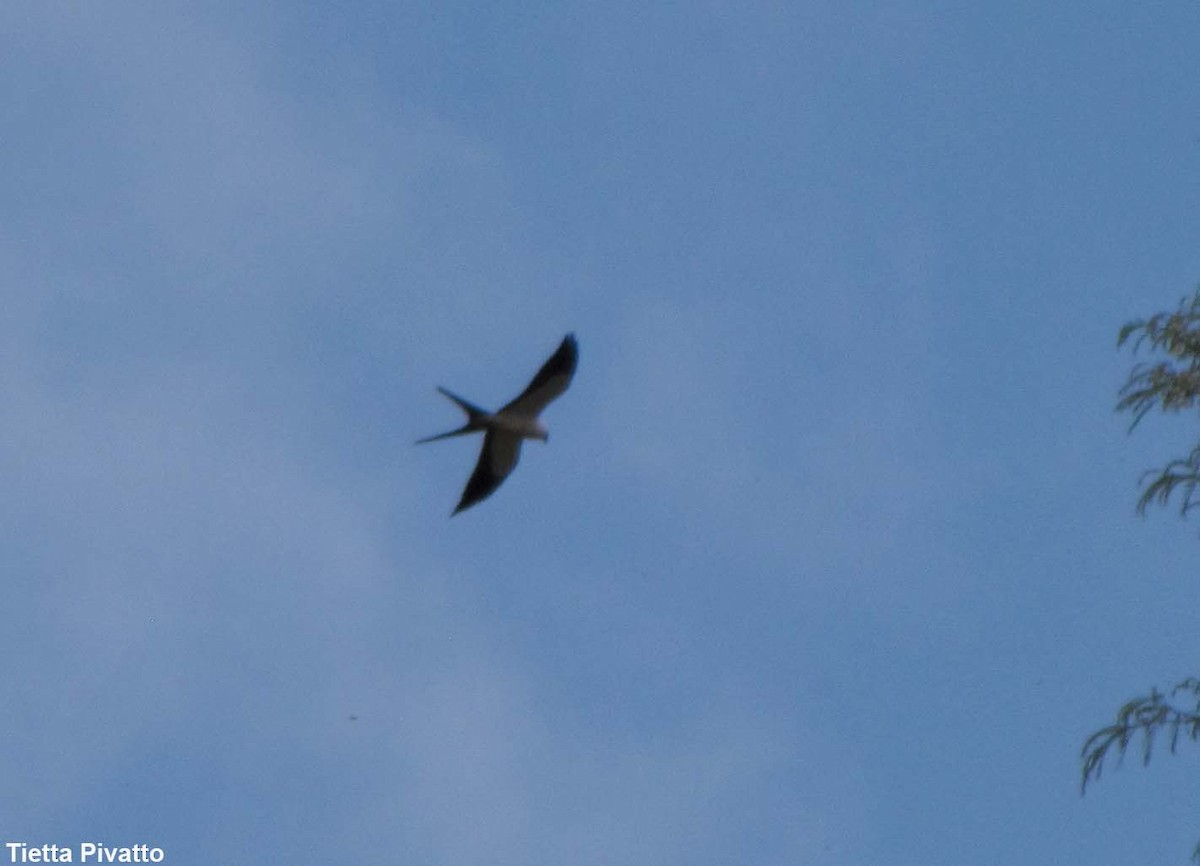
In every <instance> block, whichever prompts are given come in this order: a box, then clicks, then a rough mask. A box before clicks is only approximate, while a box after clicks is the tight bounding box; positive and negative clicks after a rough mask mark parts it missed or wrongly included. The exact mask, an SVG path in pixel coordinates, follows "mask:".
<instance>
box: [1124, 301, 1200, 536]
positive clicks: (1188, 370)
mask: <svg viewBox="0 0 1200 866" xmlns="http://www.w3.org/2000/svg"><path fill="white" fill-rule="evenodd" d="M1126 343H1131V344H1132V346H1133V351H1134V352H1135V353H1136V352H1138V351H1139V350H1140V349H1141V348H1142V347H1143V346H1146V347H1148V348H1149V350H1150V351H1152V352H1165V353H1166V355H1167V356H1168V359H1167V360H1164V361H1159V362H1157V363H1153V364H1138V365H1137V366H1135V367H1134V368H1133V371H1132V372H1131V373H1130V374H1129V380H1128V381H1127V382H1126V383H1125V385H1124V387H1122V388H1121V391H1120V400H1119V401H1118V403H1117V411H1118V412H1130V413H1131V414H1132V415H1133V421H1132V423H1130V425H1129V429H1130V430H1132V429H1133V428H1134V427H1136V426H1137V425H1138V423H1139V422H1140V421H1141V420H1142V418H1144V417H1145V416H1146V414H1147V413H1148V412H1149V411H1150V410H1151V409H1154V408H1156V407H1157V408H1159V409H1162V411H1164V412H1179V411H1180V410H1183V409H1191V408H1193V407H1194V406H1196V405H1197V402H1198V401H1200V290H1197V291H1196V293H1195V294H1194V295H1193V296H1192V298H1191V299H1190V300H1188V299H1186V298H1185V299H1183V300H1181V301H1180V302H1179V309H1177V310H1176V311H1175V312H1173V313H1158V314H1157V315H1154V316H1151V317H1150V318H1149V319H1139V320H1137V321H1133V322H1129V323H1128V324H1126V325H1125V326H1124V327H1123V328H1121V331H1120V333H1119V334H1118V336H1117V345H1118V346H1123V345H1125V344H1126ZM1151 476H1157V477H1155V478H1154V480H1153V481H1151V482H1150V483H1149V484H1146V487H1145V489H1144V490H1143V491H1142V495H1141V497H1140V498H1139V499H1138V504H1137V510H1138V513H1139V514H1144V513H1145V511H1146V506H1148V505H1149V504H1150V503H1152V502H1157V503H1158V504H1159V505H1166V504H1167V501H1168V500H1169V499H1170V498H1171V495H1172V494H1173V493H1174V492H1175V491H1176V490H1179V491H1180V492H1181V493H1182V502H1181V503H1180V509H1179V510H1180V514H1183V515H1186V514H1187V512H1188V511H1190V510H1191V509H1192V508H1194V507H1196V506H1198V505H1200V496H1197V489H1198V488H1200V444H1197V446H1196V447H1195V448H1194V449H1193V450H1192V452H1191V454H1189V455H1188V456H1187V457H1185V458H1184V459H1182V460H1172V461H1171V462H1170V463H1168V464H1167V465H1166V466H1165V467H1163V468H1162V469H1160V470H1151V471H1149V472H1147V473H1146V474H1145V475H1144V476H1143V477H1142V483H1143V484H1145V483H1146V479H1147V478H1150V477H1151Z"/></svg>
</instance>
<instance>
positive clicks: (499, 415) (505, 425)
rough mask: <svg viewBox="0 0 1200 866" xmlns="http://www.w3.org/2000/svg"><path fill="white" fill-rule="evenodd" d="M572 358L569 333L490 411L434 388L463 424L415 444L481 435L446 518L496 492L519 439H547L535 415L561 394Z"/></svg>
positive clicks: (513, 463)
mask: <svg viewBox="0 0 1200 866" xmlns="http://www.w3.org/2000/svg"><path fill="white" fill-rule="evenodd" d="M578 360H579V346H578V344H577V343H576V342H575V335H574V334H567V336H566V337H564V338H563V341H562V343H561V344H560V345H559V347H558V349H557V350H556V351H555V352H554V354H553V355H551V356H550V360H548V361H547V362H546V363H545V364H543V365H542V369H540V370H538V372H537V375H536V376H534V377H533V381H532V382H530V383H529V387H528V388H526V389H525V390H524V391H522V392H521V394H520V395H519V396H518V397H517V398H516V399H515V400H512V401H511V402H510V403H508V404H507V405H506V406H504V407H503V408H502V409H501V410H500V411H499V412H495V413H493V412H487V411H485V410H483V409H480V408H479V407H478V406H475V405H473V404H471V403H468V402H467V401H466V400H464V399H463V398H462V397H459V396H457V395H455V394H451V393H450V392H449V391H447V390H446V389H445V388H442V387H440V386H439V387H438V390H439V391H440V392H441V393H442V394H444V395H445V396H446V397H448V398H449V399H451V400H453V401H454V402H455V403H457V404H458V407H459V408H460V409H462V410H463V412H465V413H466V415H467V423H466V424H464V425H463V426H462V427H459V428H458V429H457V430H451V431H450V432H448V433H439V434H438V435H437V436H429V437H427V438H425V439H419V440H417V444H418V445H420V444H421V443H422V442H434V441H436V440H438V439H449V438H450V437H452V436H465V435H466V434H468V433H477V432H479V431H483V450H482V451H481V452H480V453H479V462H478V463H476V464H475V471H474V472H472V473H471V478H470V479H469V480H468V481H467V486H466V489H465V490H463V494H462V499H460V500H459V502H458V507H457V508H455V509H454V511H453V512H452V513H451V515H450V516H451V517H453V516H454V515H455V514H458V512H460V511H464V510H466V509H468V508H470V507H471V506H472V505H474V504H475V503H476V502H481V501H483V500H484V499H487V498H488V497H489V496H491V495H492V494H493V493H495V492H496V488H497V487H499V486H500V485H501V483H503V481H504V479H505V478H507V477H508V476H509V474H511V473H512V471H513V470H514V469H515V468H516V467H517V460H518V459H520V456H521V440H522V439H540V440H542V441H543V442H546V441H548V440H549V439H550V432H549V431H548V430H547V429H546V428H545V427H543V426H542V425H541V424H540V423H538V415H540V414H541V413H542V410H543V409H545V408H546V406H548V405H549V404H550V402H551V401H553V400H554V399H556V398H557V397H558V396H559V395H560V394H562V392H563V391H565V390H567V386H568V385H570V384H571V377H572V376H574V375H575V364H576V362H577V361H578Z"/></svg>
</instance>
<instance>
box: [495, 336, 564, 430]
mask: <svg viewBox="0 0 1200 866" xmlns="http://www.w3.org/2000/svg"><path fill="white" fill-rule="evenodd" d="M578 362H579V344H578V343H576V342H575V335H574V334H567V336H566V337H564V338H563V341H562V343H561V344H560V345H559V347H558V349H557V351H555V353H554V354H553V355H551V356H550V360H548V361H547V362H546V363H545V364H543V365H542V369H540V370H538V372H537V375H536V376H534V377H533V381H532V382H530V383H529V387H528V388H526V389H525V390H524V391H522V392H521V394H520V396H519V397H517V398H516V399H515V400H513V401H512V402H510V403H509V404H508V405H507V406H505V407H504V408H503V409H501V410H500V411H501V412H507V413H509V414H511V415H520V416H523V417H526V418H536V417H537V416H538V415H540V414H541V412H542V410H543V409H545V408H546V406H547V405H549V403H550V401H552V400H554V399H555V398H556V397H558V396H559V395H560V394H561V393H562V392H563V391H565V390H567V386H568V385H570V384H571V377H572V376H574V375H575V365H576V364H577V363H578Z"/></svg>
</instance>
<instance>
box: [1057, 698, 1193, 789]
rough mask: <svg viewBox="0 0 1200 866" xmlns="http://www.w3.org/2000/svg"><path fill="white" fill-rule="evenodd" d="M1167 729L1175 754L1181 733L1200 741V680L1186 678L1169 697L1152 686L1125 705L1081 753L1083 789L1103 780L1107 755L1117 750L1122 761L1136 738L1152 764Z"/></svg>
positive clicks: (1143, 757)
mask: <svg viewBox="0 0 1200 866" xmlns="http://www.w3.org/2000/svg"><path fill="white" fill-rule="evenodd" d="M1180 696H1184V699H1185V701H1186V706H1185V705H1180V704H1179V703H1178V699H1179V698H1180ZM1163 732H1166V734H1167V736H1169V740H1168V744H1169V746H1170V749H1171V753H1172V754H1174V753H1175V748H1176V746H1178V744H1179V738H1180V735H1183V736H1185V737H1187V738H1188V739H1191V740H1200V680H1198V679H1194V678H1189V679H1186V680H1184V681H1183V682H1181V683H1180V684H1179V685H1177V686H1175V688H1173V689H1171V694H1170V696H1169V697H1168V696H1167V695H1164V694H1162V693H1161V692H1159V691H1158V690H1157V689H1151V690H1150V694H1149V695H1148V696H1146V697H1141V698H1134V699H1133V700H1132V701H1129V702H1128V703H1127V704H1125V706H1123V707H1121V709H1120V710H1118V711H1117V721H1116V723H1115V724H1112V725H1109V726H1108V727H1106V728H1101V729H1100V730H1099V731H1096V733H1094V734H1092V735H1091V736H1090V737H1088V739H1087V742H1086V743H1084V744H1083V751H1082V752H1081V753H1080V758H1081V759H1082V760H1083V779H1082V780H1081V784H1080V792H1081V793H1086V791H1087V785H1088V782H1095V781H1099V779H1100V772H1101V770H1103V768H1104V761H1105V758H1107V757H1108V756H1109V755H1110V754H1111V753H1112V752H1114V751H1115V752H1116V753H1117V760H1118V762H1120V760H1121V759H1123V758H1124V757H1125V752H1126V751H1127V750H1128V748H1129V745H1130V743H1132V742H1133V741H1134V740H1135V739H1140V740H1141V744H1142V750H1141V751H1142V764H1143V765H1144V764H1149V763H1150V755H1151V753H1152V751H1153V749H1154V741H1155V739H1156V737H1158V736H1159V735H1160V734H1162V733H1163Z"/></svg>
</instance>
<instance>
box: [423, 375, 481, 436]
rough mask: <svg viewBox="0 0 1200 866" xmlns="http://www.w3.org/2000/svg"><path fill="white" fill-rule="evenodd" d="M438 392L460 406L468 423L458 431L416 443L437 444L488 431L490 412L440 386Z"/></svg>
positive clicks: (440, 434)
mask: <svg viewBox="0 0 1200 866" xmlns="http://www.w3.org/2000/svg"><path fill="white" fill-rule="evenodd" d="M438 391H440V392H441V393H442V394H444V395H445V396H446V397H447V398H449V399H450V400H453V401H454V402H455V403H457V404H458V408H460V409H462V410H463V412H465V413H466V415H467V423H466V424H464V425H463V426H462V427H459V428H458V429H457V430H451V431H449V432H448V433H439V434H438V435H436V436H427V437H425V438H424V439H418V440H417V442H416V444H417V445H421V444H422V443H425V442H436V441H437V440H438V439H449V438H451V437H452V436H465V435H467V434H468V433H476V432H478V431H480V430H486V429H487V424H486V423H485V422H486V421H487V419H488V418H489V417H490V416H491V413H490V412H485V411H483V410H482V409H480V408H479V407H478V406H476V405H475V404H474V403H468V402H467V401H466V400H464V399H463V398H462V397H459V396H458V395H457V394H452V393H450V392H449V391H447V390H446V389H445V388H443V387H441V386H440V385H439V386H438Z"/></svg>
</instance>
